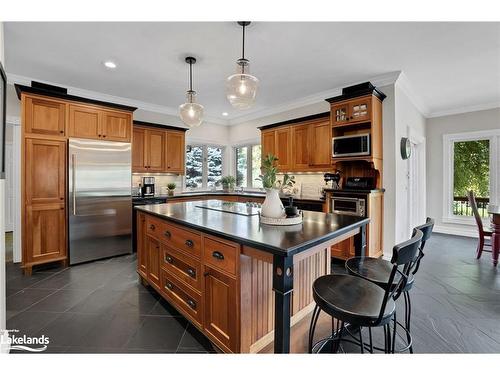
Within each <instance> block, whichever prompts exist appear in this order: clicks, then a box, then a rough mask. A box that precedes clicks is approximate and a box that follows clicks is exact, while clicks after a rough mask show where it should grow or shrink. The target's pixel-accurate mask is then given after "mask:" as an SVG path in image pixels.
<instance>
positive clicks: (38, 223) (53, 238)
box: [23, 203, 66, 263]
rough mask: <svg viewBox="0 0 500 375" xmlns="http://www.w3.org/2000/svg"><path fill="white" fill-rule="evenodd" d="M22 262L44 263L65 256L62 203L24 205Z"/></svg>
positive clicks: (64, 223) (64, 227)
mask: <svg viewBox="0 0 500 375" xmlns="http://www.w3.org/2000/svg"><path fill="white" fill-rule="evenodd" d="M24 236H25V237H24V249H25V251H24V255H25V257H24V259H23V263H44V262H46V261H50V260H52V259H56V258H64V257H65V256H66V213H65V209H64V203H50V204H36V205H28V206H26V218H25V228H24Z"/></svg>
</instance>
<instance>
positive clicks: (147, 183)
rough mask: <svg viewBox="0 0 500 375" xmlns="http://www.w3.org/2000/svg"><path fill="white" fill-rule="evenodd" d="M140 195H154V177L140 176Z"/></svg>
mask: <svg viewBox="0 0 500 375" xmlns="http://www.w3.org/2000/svg"><path fill="white" fill-rule="evenodd" d="M141 195H142V196H143V197H154V196H155V178H154V177H143V178H142V189H141Z"/></svg>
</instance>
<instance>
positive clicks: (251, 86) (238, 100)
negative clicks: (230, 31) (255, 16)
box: [226, 21, 259, 109]
mask: <svg viewBox="0 0 500 375" xmlns="http://www.w3.org/2000/svg"><path fill="white" fill-rule="evenodd" d="M238 25H240V26H241V27H242V28H243V48H242V56H241V59H238V60H237V61H236V73H235V74H233V75H231V76H229V77H227V80H226V96H227V99H228V100H229V102H230V103H231V105H232V106H233V107H234V108H237V109H248V108H250V107H252V106H253V104H254V102H255V95H256V94H257V86H258V84H259V80H258V79H257V77H255V76H253V75H251V74H250V62H249V61H248V60H247V59H245V27H247V26H248V25H250V21H239V22H238Z"/></svg>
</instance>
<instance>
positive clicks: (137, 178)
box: [132, 174, 183, 195]
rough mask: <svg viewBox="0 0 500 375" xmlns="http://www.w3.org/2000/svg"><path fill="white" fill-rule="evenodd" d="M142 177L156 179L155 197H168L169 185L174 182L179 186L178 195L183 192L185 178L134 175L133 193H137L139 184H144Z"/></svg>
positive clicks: (177, 188) (178, 176) (176, 190)
mask: <svg viewBox="0 0 500 375" xmlns="http://www.w3.org/2000/svg"><path fill="white" fill-rule="evenodd" d="M142 177H154V178H155V195H166V194H167V184H169V183H171V182H173V183H175V184H176V185H177V187H176V188H175V192H176V193H180V192H181V191H182V190H183V177H182V176H180V175H157V174H154V175H153V174H144V175H141V174H133V175H132V193H135V191H137V188H138V187H139V184H142Z"/></svg>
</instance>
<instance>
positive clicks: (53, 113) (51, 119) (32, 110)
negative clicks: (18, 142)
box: [24, 97, 66, 136]
mask: <svg viewBox="0 0 500 375" xmlns="http://www.w3.org/2000/svg"><path fill="white" fill-rule="evenodd" d="M24 120H25V132H26V133H33V134H44V135H58V136H64V134H65V122H66V104H65V103H62V102H59V101H57V100H50V99H39V98H32V97H26V100H25V104H24Z"/></svg>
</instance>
